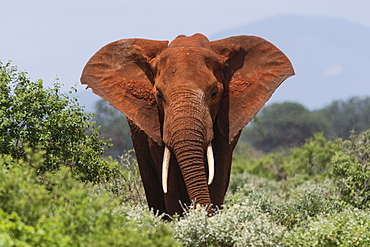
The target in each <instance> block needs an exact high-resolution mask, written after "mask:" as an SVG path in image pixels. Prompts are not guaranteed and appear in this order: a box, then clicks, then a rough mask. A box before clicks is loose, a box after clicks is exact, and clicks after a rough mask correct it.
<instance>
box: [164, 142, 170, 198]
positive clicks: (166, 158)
mask: <svg viewBox="0 0 370 247" xmlns="http://www.w3.org/2000/svg"><path fill="white" fill-rule="evenodd" d="M170 157H171V153H170V150H169V149H168V147H167V146H165V148H164V154H163V164H162V188H163V192H164V193H167V180H168V169H169V166H170Z"/></svg>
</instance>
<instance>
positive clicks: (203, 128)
mask: <svg viewBox="0 0 370 247" xmlns="http://www.w3.org/2000/svg"><path fill="white" fill-rule="evenodd" d="M179 92H181V94H179V93H177V92H176V91H175V92H174V93H173V94H172V95H171V96H172V97H171V104H170V105H169V107H168V109H167V110H166V111H165V114H164V115H165V120H164V130H163V131H164V132H163V135H164V142H165V144H166V145H167V146H168V147H169V148H170V149H171V151H172V152H173V154H174V155H175V157H176V159H177V162H178V164H179V167H180V170H181V173H182V176H183V179H184V182H185V186H186V189H187V192H188V195H189V199H190V201H191V202H193V203H195V204H201V205H203V206H210V205H211V197H210V193H209V190H208V183H211V182H212V180H213V171H214V168H213V167H210V168H209V169H208V170H209V172H210V175H209V178H208V183H207V175H206V168H205V166H204V165H205V160H204V158H205V154H206V153H207V154H209V156H212V151H211V148H208V146H209V145H210V144H211V140H212V139H213V123H212V119H211V116H210V112H209V110H208V108H206V107H205V104H204V95H203V93H202V92H200V91H190V90H189V91H184V90H182V91H181V90H179ZM166 153H167V154H168V152H167V151H165V154H166ZM208 163H210V164H212V163H213V158H209V159H208ZM164 166H165V163H164ZM163 179H166V175H164V176H163ZM163 188H164V190H165V185H164V186H163ZM168 189H169V190H170V188H168ZM208 209H209V211H210V210H211V207H209V208H208Z"/></svg>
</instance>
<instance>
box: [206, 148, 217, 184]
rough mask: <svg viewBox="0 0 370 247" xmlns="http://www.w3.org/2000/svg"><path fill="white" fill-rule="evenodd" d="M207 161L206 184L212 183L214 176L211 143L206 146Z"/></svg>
mask: <svg viewBox="0 0 370 247" xmlns="http://www.w3.org/2000/svg"><path fill="white" fill-rule="evenodd" d="M207 161H208V185H210V184H212V182H213V178H214V177H215V160H214V157H213V149H212V144H211V143H210V144H209V145H208V147H207Z"/></svg>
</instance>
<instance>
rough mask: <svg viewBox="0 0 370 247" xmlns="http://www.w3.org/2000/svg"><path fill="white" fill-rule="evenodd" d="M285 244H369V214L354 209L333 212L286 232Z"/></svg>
mask: <svg viewBox="0 0 370 247" xmlns="http://www.w3.org/2000/svg"><path fill="white" fill-rule="evenodd" d="M283 242H284V245H285V246H303V247H304V246H307V247H308V246H310V247H311V246H348V247H355V246H370V214H369V212H366V211H361V210H356V209H345V210H343V212H333V213H329V214H326V215H320V216H319V217H317V218H315V219H313V220H311V221H309V222H307V224H306V225H305V226H304V227H297V228H295V229H293V230H292V231H290V232H287V233H286V236H285V238H284V241H283Z"/></svg>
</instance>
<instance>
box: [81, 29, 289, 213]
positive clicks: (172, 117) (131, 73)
mask: <svg viewBox="0 0 370 247" xmlns="http://www.w3.org/2000/svg"><path fill="white" fill-rule="evenodd" d="M292 75H294V70H293V67H292V64H291V62H290V61H289V59H288V58H287V57H286V56H285V55H284V53H283V52H282V51H280V50H279V49H278V48H277V47H275V46H274V45H273V44H271V43H270V42H268V41H266V40H264V39H262V38H260V37H256V36H248V35H240V36H234V37H229V38H225V39H221V40H216V41H209V40H208V38H207V37H206V36H204V35H203V34H199V33H197V34H194V35H192V36H184V35H180V36H178V37H177V38H176V39H174V40H173V41H172V42H168V41H156V40H149V39H122V40H118V41H115V42H112V43H110V44H108V45H106V46H104V47H102V48H101V49H100V50H99V51H97V52H96V53H95V54H94V55H93V56H92V57H91V58H90V60H89V61H88V62H87V64H86V65H85V67H84V69H83V72H82V76H81V83H82V84H86V85H87V88H91V89H92V90H93V92H94V93H95V94H97V95H99V96H100V97H102V98H103V99H105V100H107V101H109V102H110V104H111V105H113V106H114V107H115V108H117V109H118V110H120V111H121V112H122V113H123V114H124V115H125V116H126V117H127V120H128V123H129V126H130V131H131V138H132V141H133V145H134V149H135V153H136V158H137V161H138V166H139V170H140V175H141V179H142V182H143V185H144V190H145V195H146V199H147V202H148V206H149V208H150V209H152V210H154V212H155V213H159V214H165V215H169V216H172V215H175V214H178V215H182V214H183V212H184V208H186V207H187V206H188V205H201V206H204V207H205V210H206V211H207V213H208V214H209V215H213V214H214V213H215V211H216V210H217V209H219V208H221V207H222V204H223V202H224V197H225V194H226V191H227V188H228V185H229V180H230V172H231V163H232V162H231V161H232V153H233V150H234V148H235V145H236V143H237V141H238V139H239V136H240V133H241V131H242V129H243V127H244V126H245V125H247V123H248V122H249V121H250V120H251V119H252V118H253V117H254V116H255V115H256V114H257V113H258V111H259V110H260V109H261V108H262V107H263V105H264V104H265V103H266V101H267V100H268V99H269V98H270V97H271V95H272V94H273V92H274V91H275V90H276V88H277V87H278V86H279V85H280V84H281V83H282V82H283V81H284V80H285V79H287V78H288V77H290V76H292Z"/></svg>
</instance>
